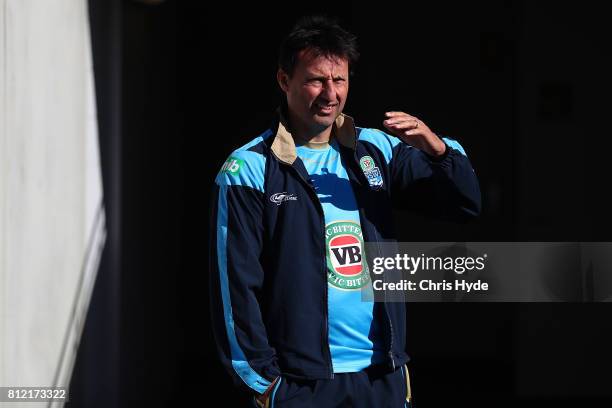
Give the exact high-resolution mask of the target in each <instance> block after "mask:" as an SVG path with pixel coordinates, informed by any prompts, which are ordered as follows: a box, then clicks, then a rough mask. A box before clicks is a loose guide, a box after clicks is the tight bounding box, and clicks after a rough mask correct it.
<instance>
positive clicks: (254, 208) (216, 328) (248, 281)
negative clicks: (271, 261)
mask: <svg viewBox="0 0 612 408" xmlns="http://www.w3.org/2000/svg"><path fill="white" fill-rule="evenodd" d="M262 161H263V157H262V156H261V155H258V154H257V153H254V152H248V151H240V152H235V153H234V154H233V155H232V156H230V158H229V159H228V161H226V163H225V164H224V166H223V168H222V170H221V172H220V173H219V175H218V176H217V179H216V180H215V186H214V191H213V198H212V200H213V201H212V203H211V208H212V216H211V254H210V255H211V256H210V302H211V314H212V322H213V333H214V335H215V340H216V344H217V350H218V353H219V355H220V357H221V361H222V363H223V365H224V366H225V368H226V369H227V371H228V372H229V373H230V375H231V376H232V378H233V380H234V382H235V383H236V384H237V385H242V386H244V385H247V386H248V387H249V388H250V389H252V390H253V391H255V392H256V393H259V394H263V393H264V392H265V391H266V390H267V389H268V388H269V387H270V386H271V384H272V382H273V380H274V379H275V378H276V377H278V376H279V375H280V370H279V368H278V366H277V364H276V353H275V350H274V349H273V348H272V347H271V346H270V345H269V344H268V338H267V334H266V328H265V326H264V323H263V319H262V315H261V309H260V304H259V299H258V293H259V291H260V289H261V287H262V285H263V280H264V271H263V269H262V267H261V264H260V261H259V257H260V254H261V250H262V236H263V226H262V216H263V201H262V196H263V166H262V165H261V164H262Z"/></svg>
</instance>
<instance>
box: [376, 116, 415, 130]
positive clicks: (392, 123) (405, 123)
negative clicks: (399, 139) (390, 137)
mask: <svg viewBox="0 0 612 408" xmlns="http://www.w3.org/2000/svg"><path fill="white" fill-rule="evenodd" d="M383 123H384V125H385V126H386V127H387V128H389V129H395V130H404V129H416V128H418V127H419V120H418V119H417V118H415V117H402V118H394V119H388V120H385V121H384V122H383Z"/></svg>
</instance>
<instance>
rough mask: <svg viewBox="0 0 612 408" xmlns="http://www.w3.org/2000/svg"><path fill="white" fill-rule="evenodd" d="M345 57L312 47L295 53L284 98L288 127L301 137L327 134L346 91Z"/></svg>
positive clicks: (309, 137) (346, 68) (342, 103)
mask: <svg viewBox="0 0 612 408" xmlns="http://www.w3.org/2000/svg"><path fill="white" fill-rule="evenodd" d="M348 75H349V72H348V61H347V60H346V59H345V58H342V57H338V56H330V55H317V53H315V52H314V51H313V50H303V51H301V52H300V53H299V54H298V63H297V64H296V66H295V69H294V72H293V75H292V76H291V77H290V78H289V80H288V89H287V91H286V94H287V102H288V105H289V116H290V120H291V125H292V128H294V131H295V132H297V133H299V134H300V137H301V138H303V139H307V140H310V139H312V138H323V139H324V138H325V137H326V136H327V138H329V133H330V132H331V126H332V125H333V123H334V121H335V120H336V118H337V117H338V116H339V115H340V114H341V113H342V111H343V109H344V105H345V103H346V97H347V95H348V80H349V78H348Z"/></svg>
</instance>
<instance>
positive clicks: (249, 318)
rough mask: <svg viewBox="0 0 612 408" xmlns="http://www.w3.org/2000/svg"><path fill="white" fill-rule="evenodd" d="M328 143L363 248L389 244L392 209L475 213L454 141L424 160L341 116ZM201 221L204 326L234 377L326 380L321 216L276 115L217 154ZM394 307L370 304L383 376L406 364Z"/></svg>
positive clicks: (475, 193)
mask: <svg viewBox="0 0 612 408" xmlns="http://www.w3.org/2000/svg"><path fill="white" fill-rule="evenodd" d="M333 137H336V138H337V140H338V142H339V145H340V150H341V151H340V155H341V160H342V161H343V164H344V167H345V168H346V170H347V173H348V176H349V181H350V183H351V186H352V188H353V191H354V193H355V197H356V200H357V205H358V208H359V217H360V222H361V228H362V231H363V238H364V241H365V242H388V241H391V242H394V241H395V232H394V229H393V219H392V217H393V214H392V207H393V206H395V207H401V208H406V209H411V210H417V211H420V212H424V213H426V214H430V215H434V216H436V217H442V218H447V219H455V220H457V219H465V218H470V217H474V216H476V215H477V214H478V213H479V212H480V190H479V186H478V181H477V179H476V176H475V174H474V171H473V169H472V166H471V164H470V162H469V160H468V158H467V157H466V155H465V152H464V151H463V148H462V147H461V146H460V145H459V143H457V142H456V141H454V140H452V139H447V138H444V139H443V140H444V142H445V143H446V145H447V149H446V153H445V154H444V155H443V156H442V157H439V158H433V157H430V156H428V155H427V154H425V153H424V152H422V151H420V150H418V149H416V148H413V147H411V146H409V145H407V144H405V143H403V142H401V141H400V140H399V139H397V138H395V137H392V136H389V135H387V134H385V133H383V132H381V131H379V130H374V129H366V128H358V127H355V125H354V122H353V120H352V118H350V117H349V116H346V115H341V116H339V117H338V119H337V120H336V123H335V124H334V127H333ZM366 156H369V158H371V159H373V160H374V164H375V167H377V168H378V173H376V175H375V176H376V177H374V178H372V174H364V170H362V168H361V167H360V164H359V163H360V160H361V159H362V158H364V157H366ZM211 219H212V222H211V224H212V225H211V232H212V235H211V257H210V260H211V263H210V301H211V314H212V322H213V331H214V335H215V339H216V344H217V348H218V353H219V355H220V356H221V360H222V362H223V364H224V365H225V367H226V368H227V370H228V371H229V372H230V374H231V375H232V377H233V379H234V381H235V382H236V383H237V384H239V385H242V386H245V385H246V386H248V387H250V388H251V389H252V390H254V391H256V392H259V393H263V392H264V391H265V390H266V388H267V387H268V386H269V385H270V384H271V381H272V380H273V379H274V378H276V377H277V376H279V375H282V376H283V377H288V378H294V379H307V380H317V379H330V378H333V376H334V374H333V369H332V361H331V355H330V351H329V345H328V326H327V318H328V310H327V306H328V303H327V290H328V283H327V266H326V257H325V255H326V248H325V222H324V215H323V209H322V207H321V203H320V202H319V198H318V197H317V194H316V193H315V191H314V189H313V187H312V185H311V183H310V182H309V175H308V173H307V171H306V169H305V167H304V164H303V163H302V161H301V160H300V159H299V157H297V155H296V149H295V144H294V142H293V138H292V136H291V134H290V133H289V132H288V130H287V126H286V125H285V123H284V121H283V120H282V119H281V120H278V121H277V122H276V123H275V124H274V125H273V126H272V127H271V128H270V129H269V130H267V131H266V132H264V133H263V134H262V135H260V136H259V137H257V138H256V139H254V140H253V141H251V142H250V143H248V144H246V145H245V146H243V147H242V148H239V149H237V150H235V151H234V152H233V153H232V154H231V155H230V157H229V158H228V159H227V161H226V162H225V164H224V165H223V167H222V169H221V171H220V172H219V175H218V176H217V178H216V182H215V186H214V194H213V202H212V218H211ZM367 256H368V257H369V258H370V259H372V258H373V257H375V256H385V255H384V254H370V253H368V254H367ZM370 270H371V268H370ZM405 308H406V304H405V303H391V302H379V303H376V305H375V318H377V319H380V322H382V324H381V326H382V327H383V332H384V342H385V344H386V345H387V348H386V351H387V356H388V361H387V365H388V369H389V371H392V370H394V369H395V368H396V367H400V366H401V365H403V364H404V363H406V362H407V361H408V355H407V354H406V351H405V347H406V339H405V337H406V329H405V326H406V323H405V317H406V314H405V313H406V312H405Z"/></svg>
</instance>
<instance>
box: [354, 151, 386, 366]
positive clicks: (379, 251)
mask: <svg viewBox="0 0 612 408" xmlns="http://www.w3.org/2000/svg"><path fill="white" fill-rule="evenodd" d="M353 159H354V163H357V164H358V163H359V159H358V158H357V149H355V150H354V151H353ZM359 170H361V169H360V168H359ZM357 174H359V175H360V176H363V177H362V179H364V180H365V181H366V183H367V185H368V186H369V184H370V183H369V182H368V180H367V179H366V177H365V175H364V174H363V172H357ZM364 180H362V183H363V181H364ZM365 185H366V184H364V186H365ZM374 234H375V235H376V236H375V237H374V238H375V242H376V247H377V248H378V253H379V254H380V253H381V250H380V242H379V240H378V233H377V232H376V229H374ZM383 308H384V309H385V315H386V316H387V321H388V322H389V351H388V353H387V354H388V355H389V359H391V367H392V368H393V371H395V359H394V358H393V323H391V315H389V310H387V304H386V302H384V303H383Z"/></svg>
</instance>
